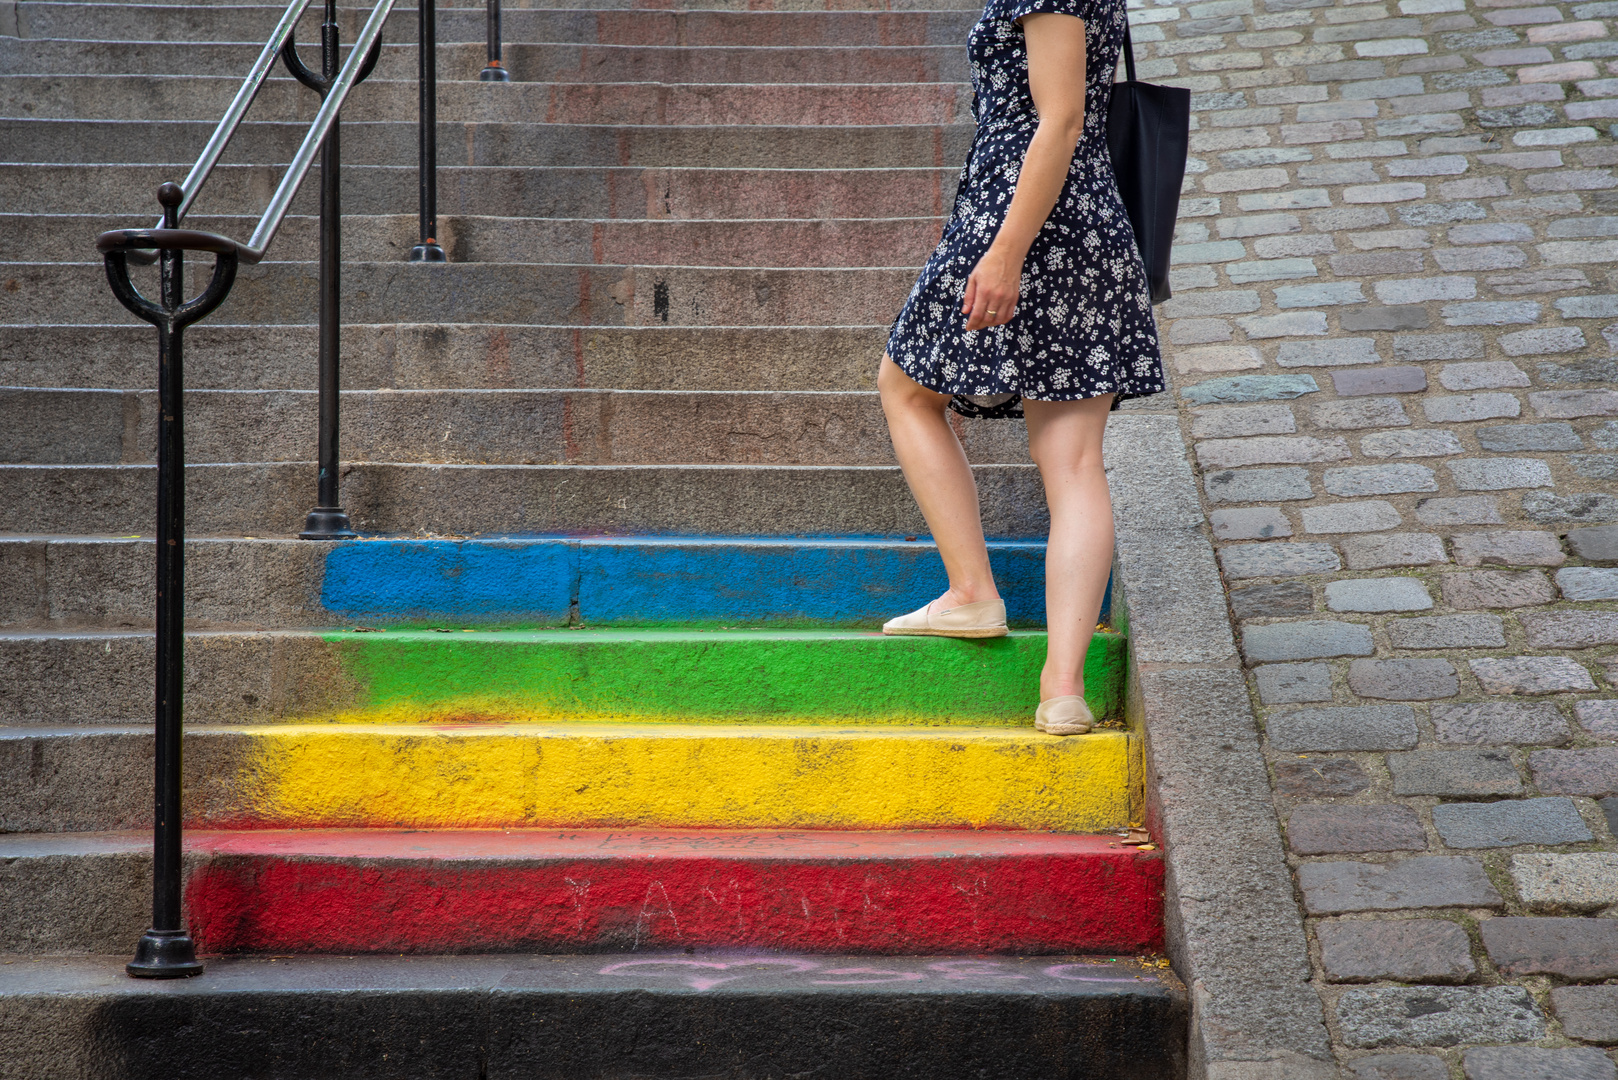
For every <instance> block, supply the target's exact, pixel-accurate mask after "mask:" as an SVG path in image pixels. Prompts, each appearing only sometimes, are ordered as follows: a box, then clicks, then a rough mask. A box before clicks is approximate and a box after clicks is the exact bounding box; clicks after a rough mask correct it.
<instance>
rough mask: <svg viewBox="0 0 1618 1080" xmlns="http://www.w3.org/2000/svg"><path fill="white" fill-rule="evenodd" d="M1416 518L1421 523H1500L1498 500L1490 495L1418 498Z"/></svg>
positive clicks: (1503, 521)
mask: <svg viewBox="0 0 1618 1080" xmlns="http://www.w3.org/2000/svg"><path fill="white" fill-rule="evenodd" d="M1416 519H1417V520H1418V521H1420V522H1421V523H1422V524H1423V525H1501V524H1504V523H1505V519H1504V518H1503V517H1501V516H1500V507H1499V503H1498V501H1497V500H1496V499H1495V498H1494V497H1493V496H1490V495H1462V496H1459V497H1458V498H1441V499H1418V500H1417V501H1416Z"/></svg>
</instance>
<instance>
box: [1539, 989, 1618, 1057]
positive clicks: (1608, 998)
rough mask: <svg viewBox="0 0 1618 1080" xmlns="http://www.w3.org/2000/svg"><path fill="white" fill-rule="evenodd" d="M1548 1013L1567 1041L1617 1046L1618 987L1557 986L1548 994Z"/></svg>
mask: <svg viewBox="0 0 1618 1080" xmlns="http://www.w3.org/2000/svg"><path fill="white" fill-rule="evenodd" d="M1551 1010H1552V1011H1553V1012H1555V1013H1556V1018H1557V1019H1558V1020H1560V1021H1562V1031H1563V1032H1564V1033H1566V1034H1567V1035H1568V1037H1569V1038H1574V1039H1583V1040H1584V1041H1585V1042H1593V1043H1600V1044H1601V1045H1603V1046H1611V1045H1613V1044H1614V1043H1618V986H1558V987H1556V988H1555V989H1554V990H1552V991H1551Z"/></svg>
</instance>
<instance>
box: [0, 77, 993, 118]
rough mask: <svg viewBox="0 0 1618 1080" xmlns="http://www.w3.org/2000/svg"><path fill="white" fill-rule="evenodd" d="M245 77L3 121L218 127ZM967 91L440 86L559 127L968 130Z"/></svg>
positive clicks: (80, 91) (86, 87)
mask: <svg viewBox="0 0 1618 1080" xmlns="http://www.w3.org/2000/svg"><path fill="white" fill-rule="evenodd" d="M240 83H241V80H240V79H234V78H226V77H222V76H197V75H152V76H148V77H146V78H144V79H139V80H134V81H131V80H130V79H128V78H126V77H124V76H121V75H4V76H0V116H12V117H26V118H32V119H77V118H85V117H95V118H98V119H104V120H198V121H206V122H208V123H215V122H217V121H218V119H219V117H220V116H221V115H222V114H223V113H224V111H225V108H226V106H228V105H229V104H230V101H231V99H232V98H233V97H234V96H235V94H236V91H237V89H238V87H239V86H240ZM971 104H972V87H971V85H970V84H968V83H953V82H926V83H819V84H803V85H792V86H780V85H772V86H760V85H757V84H748V83H723V82H712V83H667V82H624V83H614V82H522V83H517V82H514V83H508V84H505V85H503V86H498V87H494V88H491V87H490V86H489V84H488V83H479V82H442V83H440V84H439V92H438V110H439V115H440V116H445V117H453V118H455V119H456V120H458V121H462V122H469V123H523V122H527V121H531V120H541V119H542V120H544V121H545V122H546V123H552V124H713V125H723V124H742V125H772V124H773V125H781V124H831V125H849V124H957V123H969V122H970V121H971V119H972V113H971ZM319 107H320V98H319V97H318V96H316V95H315V93H314V92H313V91H311V90H308V89H305V88H304V87H303V86H301V85H299V84H298V83H295V82H293V81H292V80H291V79H272V80H270V81H269V82H267V83H266V84H265V86H264V89H263V90H261V91H260V92H259V96H258V98H257V99H256V100H255V101H254V103H253V111H252V113H251V114H250V115H251V116H252V117H253V118H254V119H256V120H278V121H292V120H298V121H302V122H303V123H308V122H309V121H310V120H312V119H313V118H314V115H315V112H316V111H317V110H318V109H319ZM418 107H419V106H418V103H417V97H416V84H415V82H414V81H409V82H401V81H398V80H380V79H374V80H370V81H367V82H366V83H365V84H364V86H363V87H362V89H361V91H359V92H357V93H355V94H354V96H353V98H352V102H351V103H350V104H347V105H345V106H344V109H343V118H344V120H346V121H349V122H360V121H382V120H394V121H400V122H405V123H412V124H413V123H415V122H416V117H417V110H418Z"/></svg>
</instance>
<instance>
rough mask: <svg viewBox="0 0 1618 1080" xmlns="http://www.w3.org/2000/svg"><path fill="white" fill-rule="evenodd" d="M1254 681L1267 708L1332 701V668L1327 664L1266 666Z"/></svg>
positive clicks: (1256, 674) (1256, 675) (1256, 671)
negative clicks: (1269, 706) (1268, 706)
mask: <svg viewBox="0 0 1618 1080" xmlns="http://www.w3.org/2000/svg"><path fill="white" fill-rule="evenodd" d="M1253 677H1254V679H1255V680H1256V681H1257V682H1258V696H1259V700H1260V701H1262V702H1263V703H1264V704H1266V705H1281V704H1288V703H1297V702H1304V701H1330V700H1331V668H1330V667H1328V666H1327V665H1325V664H1266V665H1264V666H1263V667H1261V668H1257V669H1255V670H1254V672H1253Z"/></svg>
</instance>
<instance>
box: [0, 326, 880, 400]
mask: <svg viewBox="0 0 1618 1080" xmlns="http://www.w3.org/2000/svg"><path fill="white" fill-rule="evenodd" d="M887 333H888V328H887V326H886V324H883V325H880V326H863V327H804V326H790V327H707V328H702V329H694V328H689V327H680V326H663V325H656V326H636V327H626V326H620V327H600V326H513V325H509V324H498V323H493V324H467V323H460V324H455V323H446V324H438V323H431V324H421V323H399V324H388V325H366V324H353V323H350V324H348V325H346V326H344V327H343V337H342V365H343V366H342V370H343V384H344V385H345V386H350V387H354V388H356V389H359V388H369V389H385V388H392V389H398V390H425V389H435V388H444V389H454V388H460V387H464V388H467V389H475V390H487V389H511V388H516V387H544V386H551V387H556V386H568V385H573V386H583V387H596V388H605V389H622V390H689V391H695V390H870V389H874V388H875V386H876V358H877V357H879V356H881V355H882V349H883V345H884V342H885V341H886V340H887ZM156 350H157V344H156V337H155V333H154V331H153V330H152V329H151V327H149V326H146V325H145V324H137V323H134V321H133V320H128V321H125V322H122V323H119V324H114V325H102V326H82V325H81V326H73V325H67V326H40V325H29V324H23V325H16V326H5V325H0V386H40V387H85V388H95V387H113V388H120V389H127V390H146V389H150V388H151V387H152V386H153V379H154V375H153V370H154V369H153V365H154V364H155V363H156V355H157V353H156ZM317 351H318V347H317V343H316V340H315V328H314V326H312V325H293V326H286V325H282V326H259V325H246V326H244V325H230V324H228V323H214V322H211V321H209V322H203V323H201V324H199V325H197V326H194V327H192V328H191V329H190V330H188V331H186V358H185V364H186V370H185V377H186V385H187V386H189V387H191V388H192V389H196V390H227V389H260V390H282V389H295V390H310V389H313V388H314V386H315V364H314V357H315V355H316V353H317Z"/></svg>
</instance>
